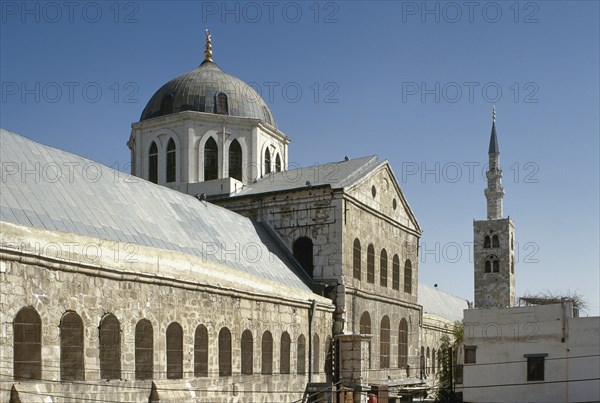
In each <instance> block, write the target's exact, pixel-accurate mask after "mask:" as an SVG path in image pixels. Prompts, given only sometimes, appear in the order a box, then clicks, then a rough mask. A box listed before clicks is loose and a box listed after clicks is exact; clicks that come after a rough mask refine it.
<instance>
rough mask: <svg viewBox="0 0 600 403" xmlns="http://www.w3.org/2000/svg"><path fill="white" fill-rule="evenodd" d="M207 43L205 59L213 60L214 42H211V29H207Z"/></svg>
mask: <svg viewBox="0 0 600 403" xmlns="http://www.w3.org/2000/svg"><path fill="white" fill-rule="evenodd" d="M205 32H206V45H205V48H204V61H205V62H212V61H213V59H212V55H213V53H212V42H211V39H212V38H211V36H210V31H209V30H208V29H206V31H205Z"/></svg>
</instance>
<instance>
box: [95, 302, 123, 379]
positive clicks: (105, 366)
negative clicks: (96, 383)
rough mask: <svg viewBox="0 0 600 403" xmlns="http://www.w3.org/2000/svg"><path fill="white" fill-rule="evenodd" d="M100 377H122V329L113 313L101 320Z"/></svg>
mask: <svg viewBox="0 0 600 403" xmlns="http://www.w3.org/2000/svg"><path fill="white" fill-rule="evenodd" d="M100 378H101V379H120V378H121V330H120V326H119V320H118V319H117V318H116V316H115V315H112V314H108V315H106V316H105V317H104V318H102V320H101V321H100Z"/></svg>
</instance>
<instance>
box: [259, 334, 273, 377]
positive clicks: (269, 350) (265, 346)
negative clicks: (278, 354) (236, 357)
mask: <svg viewBox="0 0 600 403" xmlns="http://www.w3.org/2000/svg"><path fill="white" fill-rule="evenodd" d="M261 347H262V349H261V353H262V359H261V370H260V372H261V374H263V375H271V374H272V373H273V336H272V335H271V332H269V331H268V330H267V331H265V332H264V333H263V335H262V342H261Z"/></svg>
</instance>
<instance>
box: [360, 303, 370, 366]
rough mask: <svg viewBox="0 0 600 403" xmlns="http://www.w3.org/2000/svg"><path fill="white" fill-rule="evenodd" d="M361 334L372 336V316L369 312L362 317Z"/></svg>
mask: <svg viewBox="0 0 600 403" xmlns="http://www.w3.org/2000/svg"><path fill="white" fill-rule="evenodd" d="M359 331H360V334H371V316H370V315H369V312H366V311H365V312H363V314H362V315H360V328H359ZM368 363H369V368H371V340H369V361H368Z"/></svg>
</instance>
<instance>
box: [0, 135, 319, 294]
mask: <svg viewBox="0 0 600 403" xmlns="http://www.w3.org/2000/svg"><path fill="white" fill-rule="evenodd" d="M0 162H1V163H2V182H1V183H0V221H5V222H9V223H14V224H20V225H23V226H30V227H35V228H40V229H46V230H49V231H59V232H68V233H74V234H79V235H83V236H90V237H95V238H101V239H105V240H109V241H117V242H126V243H133V244H139V245H144V246H149V247H155V248H159V249H165V250H171V251H176V252H182V253H186V254H189V255H194V256H197V257H201V258H203V259H206V260H207V261H212V262H216V263H220V264H223V265H226V266H229V267H231V268H233V269H237V270H240V271H243V272H246V273H249V274H252V275H255V276H257V277H262V278H265V279H268V280H271V281H276V282H278V283H281V284H284V285H287V286H290V287H294V288H296V289H301V290H304V291H309V292H310V291H311V290H310V288H309V286H308V282H307V280H303V279H306V277H303V276H304V273H303V272H302V271H301V269H300V268H299V267H298V266H297V265H296V264H295V263H294V261H293V260H292V258H291V257H290V255H289V252H288V251H286V250H285V249H284V248H283V247H282V245H281V244H280V243H279V242H278V241H277V240H276V239H275V238H274V237H273V236H272V235H271V233H270V231H268V230H267V229H266V228H265V227H264V226H263V224H260V223H256V222H253V221H251V220H249V219H247V218H245V217H243V216H241V215H239V214H236V213H234V212H232V211H229V210H227V209H224V208H221V207H218V206H215V205H213V204H210V203H207V202H201V201H199V200H197V199H196V198H194V197H192V196H188V195H185V194H183V193H180V192H177V191H174V190H171V189H168V188H166V187H163V186H158V185H155V184H153V183H150V182H147V181H145V180H143V179H140V178H137V177H132V176H129V175H126V174H124V173H122V172H118V171H115V170H113V169H111V168H108V167H106V166H104V165H101V164H99V163H96V162H94V161H91V160H88V159H85V158H83V157H80V156H77V155H74V154H71V153H68V152H65V151H61V150H58V149H56V148H52V147H48V146H44V145H42V144H39V143H36V142H34V141H32V140H30V139H27V138H25V137H22V136H20V135H18V134H16V133H13V132H9V131H7V130H4V129H0Z"/></svg>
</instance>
